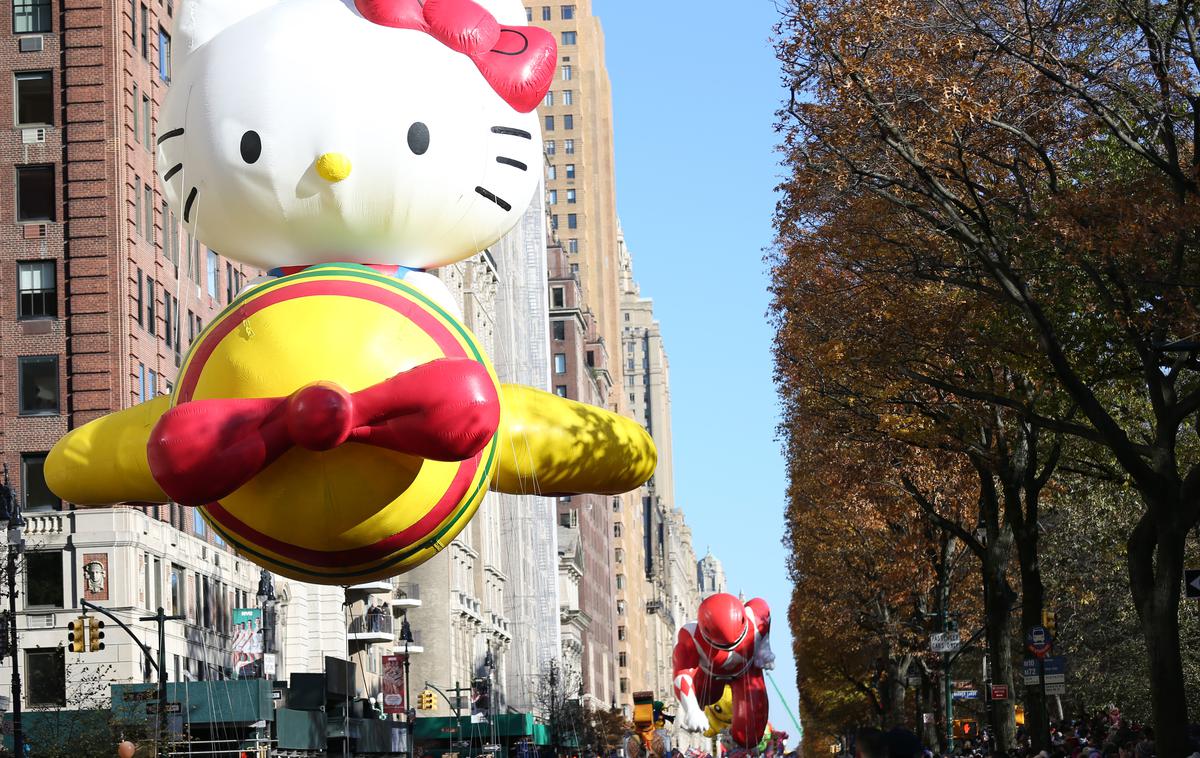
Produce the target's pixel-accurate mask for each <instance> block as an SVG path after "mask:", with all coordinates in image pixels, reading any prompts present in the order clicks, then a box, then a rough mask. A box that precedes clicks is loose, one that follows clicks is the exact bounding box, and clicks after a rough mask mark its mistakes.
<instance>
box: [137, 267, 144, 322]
mask: <svg viewBox="0 0 1200 758" xmlns="http://www.w3.org/2000/svg"><path fill="white" fill-rule="evenodd" d="M145 279H146V276H145V274H143V273H142V270H141V269H140V268H139V269H138V270H137V322H138V326H145V324H146V319H145V317H144V316H143V315H142V314H143V311H144V310H145V309H144V307H143V305H142V285H143V282H144V281H145Z"/></svg>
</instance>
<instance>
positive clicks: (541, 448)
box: [492, 384, 658, 495]
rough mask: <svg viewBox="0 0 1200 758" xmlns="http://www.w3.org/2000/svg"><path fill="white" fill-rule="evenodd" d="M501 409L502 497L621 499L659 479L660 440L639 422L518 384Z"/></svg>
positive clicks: (507, 390) (505, 390)
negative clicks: (656, 442)
mask: <svg viewBox="0 0 1200 758" xmlns="http://www.w3.org/2000/svg"><path fill="white" fill-rule="evenodd" d="M500 404H501V408H502V411H501V414H500V429H499V431H498V432H497V436H498V441H499V465H498V466H497V468H496V474H495V476H494V478H493V479H492V489H494V490H496V491H498V492H506V493H509V494H513V495H577V494H584V493H592V494H597V495H617V494H620V493H623V492H629V491H630V490H633V489H636V488H638V487H640V486H641V485H642V484H645V483H646V481H647V480H648V479H649V478H650V477H651V476H653V475H654V468H655V466H656V465H658V452H657V450H656V449H655V447H654V440H653V439H651V438H650V435H649V434H647V433H646V430H645V429H643V428H642V426H641V425H640V424H638V423H637V422H635V421H633V420H632V419H627V418H625V417H624V416H618V415H617V414H615V413H610V412H608V411H606V410H604V409H602V408H597V407H595V406H592V405H585V404H583V403H577V402H575V401H573V400H567V399H566V398H561V397H559V396H558V395H552V394H550V393H549V392H542V391H541V390H535V389H533V388H531V387H521V386H518V385H513V384H505V385H503V386H502V387H501V401H500Z"/></svg>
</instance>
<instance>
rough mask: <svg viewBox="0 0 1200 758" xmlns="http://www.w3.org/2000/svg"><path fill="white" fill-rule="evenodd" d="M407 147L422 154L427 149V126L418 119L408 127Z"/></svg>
mask: <svg viewBox="0 0 1200 758" xmlns="http://www.w3.org/2000/svg"><path fill="white" fill-rule="evenodd" d="M408 149H409V150H412V151H413V152H414V153H416V154H417V155H424V154H425V151H426V150H428V149H429V127H428V126H425V124H422V123H421V122H420V121H418V122H416V123H415V124H413V125H412V126H410V127H408Z"/></svg>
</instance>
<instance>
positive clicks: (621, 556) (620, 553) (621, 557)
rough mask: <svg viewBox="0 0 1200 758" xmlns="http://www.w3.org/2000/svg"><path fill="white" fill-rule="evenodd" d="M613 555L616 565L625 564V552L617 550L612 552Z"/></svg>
mask: <svg viewBox="0 0 1200 758" xmlns="http://www.w3.org/2000/svg"><path fill="white" fill-rule="evenodd" d="M613 555H614V557H615V558H616V561H617V563H624V562H625V551H624V550H623V549H621V548H617V549H616V550H614V551H613Z"/></svg>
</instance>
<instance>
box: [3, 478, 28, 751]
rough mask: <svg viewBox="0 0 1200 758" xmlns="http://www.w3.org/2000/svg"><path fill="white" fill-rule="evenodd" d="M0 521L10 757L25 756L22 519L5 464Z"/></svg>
mask: <svg viewBox="0 0 1200 758" xmlns="http://www.w3.org/2000/svg"><path fill="white" fill-rule="evenodd" d="M0 520H4V521H7V522H8V619H7V621H6V626H5V629H4V634H5V635H6V636H7V637H8V649H9V651H10V652H11V654H12V709H13V755H15V756H16V757H17V758H24V756H25V734H24V732H23V731H22V729H21V664H20V659H21V651H20V648H19V647H18V646H17V643H18V640H17V555H18V554H19V553H21V551H23V550H24V549H25V540H23V539H22V538H21V528H22V527H24V526H25V519H24V517H23V516H21V506H20V504H19V503H18V502H17V497H16V494H15V493H14V492H13V489H12V487H11V486H10V485H9V483H8V464H7V463H6V464H4V483H3V484H2V485H0Z"/></svg>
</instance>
